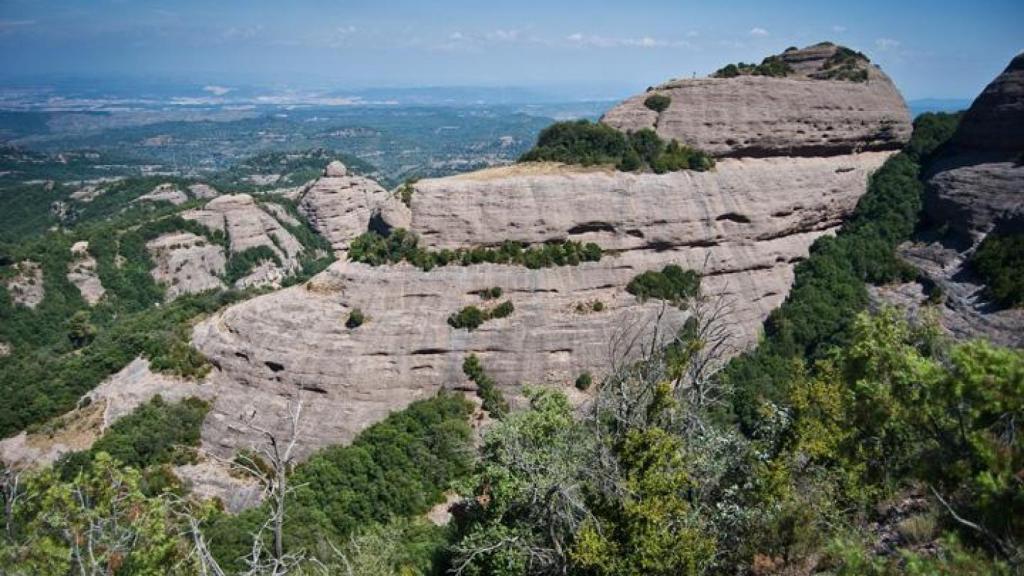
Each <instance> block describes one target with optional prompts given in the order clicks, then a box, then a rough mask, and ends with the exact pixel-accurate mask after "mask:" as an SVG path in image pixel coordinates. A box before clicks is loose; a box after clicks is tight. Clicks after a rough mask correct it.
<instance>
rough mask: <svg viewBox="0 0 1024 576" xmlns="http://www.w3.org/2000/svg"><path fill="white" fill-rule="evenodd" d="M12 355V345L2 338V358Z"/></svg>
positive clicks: (0, 353) (0, 341)
mask: <svg viewBox="0 0 1024 576" xmlns="http://www.w3.org/2000/svg"><path fill="white" fill-rule="evenodd" d="M10 355H11V345H10V344H8V343H7V342H4V341H3V340H0V358H3V357H5V356H10Z"/></svg>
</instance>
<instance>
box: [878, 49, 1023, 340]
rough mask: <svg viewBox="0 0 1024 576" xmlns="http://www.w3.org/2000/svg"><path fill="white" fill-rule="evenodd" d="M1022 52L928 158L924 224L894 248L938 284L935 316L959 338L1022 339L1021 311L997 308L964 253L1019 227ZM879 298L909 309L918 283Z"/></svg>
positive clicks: (917, 302)
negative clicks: (939, 300) (940, 297)
mask: <svg viewBox="0 0 1024 576" xmlns="http://www.w3.org/2000/svg"><path fill="white" fill-rule="evenodd" d="M1022 153H1024V55H1021V56H1017V57H1016V58H1014V59H1013V61H1012V62H1010V65H1009V66H1008V67H1007V68H1006V70H1005V71H1004V72H1003V73H1002V74H1000V75H999V76H998V77H996V79H995V80H993V81H992V83H990V84H989V85H988V86H987V87H986V88H985V90H984V91H983V92H982V93H981V95H980V96H978V98H977V99H976V100H975V101H974V103H973V104H972V105H971V107H970V109H969V110H968V111H967V112H966V113H965V114H964V116H963V119H962V120H961V122H960V126H959V127H958V128H957V132H956V134H955V135H954V136H953V138H952V141H951V142H950V144H949V145H947V146H946V147H945V148H944V149H943V150H941V151H940V152H939V154H938V156H937V157H936V158H934V159H932V161H931V162H930V165H929V166H928V172H927V174H926V178H927V180H926V192H925V203H924V206H925V213H926V216H927V221H928V224H929V225H930V229H929V230H927V231H926V232H925V233H923V234H921V235H920V237H919V238H918V239H917V240H916V241H915V242H910V243H907V244H905V245H904V246H901V247H900V254H901V255H902V256H903V258H904V259H905V260H907V261H908V262H910V263H911V264H913V265H914V266H915V267H916V268H917V269H918V270H919V271H920V272H921V274H922V275H923V276H924V277H925V278H928V280H929V281H930V282H932V283H934V284H935V285H936V286H938V287H939V288H940V289H941V291H942V294H943V302H942V304H941V305H940V306H937V307H934V308H935V309H936V310H937V311H938V316H939V321H940V322H941V323H942V325H943V326H944V327H945V328H946V329H947V330H949V331H950V332H951V333H953V334H954V335H956V336H958V337H963V338H976V337H985V338H987V339H989V340H991V341H993V342H996V343H998V344H1002V345H1006V346H1017V347H1021V346H1024V310H1020V309H1017V310H1014V309H999V307H997V306H994V305H993V304H992V303H991V302H990V301H989V300H988V299H987V298H986V296H985V287H984V283H983V282H982V280H981V279H979V278H978V277H977V276H976V275H975V274H974V272H973V270H972V268H971V265H970V258H971V256H972V255H973V253H974V251H975V250H976V249H977V247H978V245H979V244H980V243H981V242H982V241H983V240H984V239H985V237H986V236H988V235H989V234H990V233H993V232H1000V231H1008V230H1017V231H1020V230H1021V229H1024V162H1022V158H1021V154H1022ZM876 296H877V297H878V299H879V300H880V301H882V302H890V303H895V304H899V305H900V306H903V307H904V308H908V309H910V310H916V309H917V308H919V307H922V306H923V303H924V302H925V300H926V294H925V291H924V289H923V287H922V286H921V285H920V284H918V283H910V284H906V285H901V286H895V287H886V288H882V289H877V290H876Z"/></svg>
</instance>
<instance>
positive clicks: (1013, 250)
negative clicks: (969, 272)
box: [971, 232, 1024, 307]
mask: <svg viewBox="0 0 1024 576" xmlns="http://www.w3.org/2000/svg"><path fill="white" fill-rule="evenodd" d="M971 266H972V267H973V268H974V270H976V271H977V273H978V274H979V275H980V276H981V277H982V278H983V279H984V280H985V286H986V291H987V292H988V295H989V297H990V298H992V299H993V300H995V301H996V302H998V303H999V304H1000V305H1002V306H1006V307H1019V306H1021V305H1024V233H1019V232H1018V233H1016V234H1014V233H1009V234H1001V233H999V232H993V233H991V234H989V235H988V236H986V237H985V239H984V240H983V241H982V242H981V244H980V245H979V246H978V249H977V250H976V251H975V252H974V255H973V256H971Z"/></svg>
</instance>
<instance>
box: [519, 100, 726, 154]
mask: <svg viewBox="0 0 1024 576" xmlns="http://www.w3.org/2000/svg"><path fill="white" fill-rule="evenodd" d="M658 98H664V99H665V100H664V101H663V100H658ZM652 99H655V100H654V102H653V103H652V104H648V103H647V102H648V101H651V100H652ZM667 100H668V97H665V96H657V95H655V96H651V97H649V98H648V99H647V101H645V105H647V106H648V107H649V108H650V107H651V106H652V105H654V106H662V105H663V106H665V107H666V108H667V107H668V102H667ZM654 109H656V108H652V110H654ZM519 161H520V162H539V161H549V162H562V163H565V164H581V165H583V166H594V165H598V164H614V165H615V166H616V167H617V168H618V169H619V170H622V171H624V172H633V171H636V170H643V169H646V170H651V171H654V172H657V173H659V174H661V173H663V172H671V171H676V170H700V171H703V170H710V169H711V168H712V167H714V165H715V161H714V158H712V157H711V156H709V155H708V154H706V153H705V152H702V151H700V150H697V149H695V148H690V147H689V146H684V145H682V144H680V143H679V142H677V141H675V140H672V141H671V142H668V143H666V142H665V141H664V140H662V139H661V137H659V136H658V134H657V133H656V132H654V131H653V130H651V129H649V128H644V129H643V130H638V131H637V132H633V133H630V134H623V133H622V132H619V131H618V130H616V129H614V128H612V127H611V126H607V125H605V124H601V123H600V122H598V123H591V122H589V121H587V120H577V121H574V122H556V123H555V124H552V125H551V126H548V127H547V128H545V129H544V130H542V131H541V133H540V136H539V137H538V138H537V144H536V145H535V146H534V147H533V148H532V149H531V150H530V151H529V152H527V153H526V154H523V156H522V157H521V158H520V159H519Z"/></svg>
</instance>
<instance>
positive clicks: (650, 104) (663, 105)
mask: <svg viewBox="0 0 1024 576" xmlns="http://www.w3.org/2000/svg"><path fill="white" fill-rule="evenodd" d="M670 104H672V98H670V97H668V96H665V95H664V94H651V95H650V96H648V97H647V98H645V99H644V106H646V107H647V108H648V109H649V110H654V111H655V112H664V111H665V110H668V107H669V105H670Z"/></svg>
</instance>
